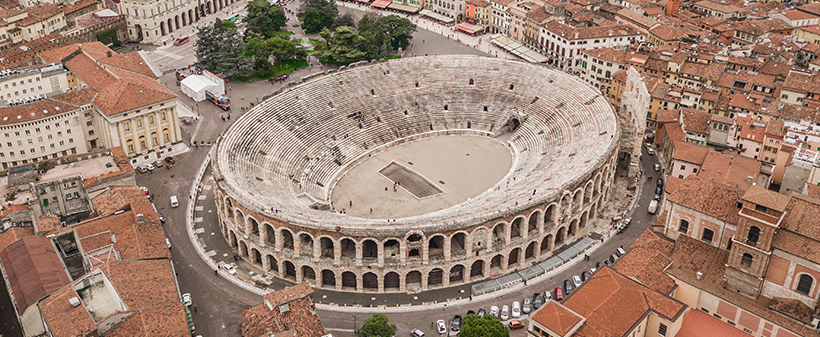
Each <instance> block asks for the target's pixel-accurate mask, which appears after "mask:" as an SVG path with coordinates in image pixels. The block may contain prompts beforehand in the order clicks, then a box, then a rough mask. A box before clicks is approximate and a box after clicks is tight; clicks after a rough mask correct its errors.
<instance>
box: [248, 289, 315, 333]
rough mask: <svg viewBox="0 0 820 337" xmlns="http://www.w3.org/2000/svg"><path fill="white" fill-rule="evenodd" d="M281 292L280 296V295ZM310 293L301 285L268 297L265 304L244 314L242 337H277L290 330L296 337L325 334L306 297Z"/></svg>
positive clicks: (309, 290) (310, 290)
mask: <svg viewBox="0 0 820 337" xmlns="http://www.w3.org/2000/svg"><path fill="white" fill-rule="evenodd" d="M290 288H295V289H290ZM279 292H281V294H277V293H279ZM311 292H313V290H312V289H310V286H308V285H307V283H302V284H298V285H295V286H291V287H287V288H284V289H282V290H277V291H274V292H273V293H268V294H266V295H265V296H264V298H265V302H264V303H262V304H259V305H256V306H253V307H251V308H250V309H248V310H245V311H242V336H268V335H271V334H276V335H278V333H280V332H288V331H295V332H296V333H297V334H296V335H297V336H321V335H324V334H325V328H324V327H323V326H322V322H321V321H320V320H319V316H317V315H316V311H315V308H314V305H313V301H312V300H311V299H310V296H307V294H310V293H311ZM296 294H299V295H298V296H297V295H296ZM303 294H304V295H303ZM270 301H273V302H270Z"/></svg>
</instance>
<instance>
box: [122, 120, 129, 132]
mask: <svg viewBox="0 0 820 337" xmlns="http://www.w3.org/2000/svg"><path fill="white" fill-rule="evenodd" d="M122 126H123V128H124V129H125V132H128V131H131V124H129V123H128V122H125V123H123V124H122Z"/></svg>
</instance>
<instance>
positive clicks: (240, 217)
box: [234, 209, 245, 231]
mask: <svg viewBox="0 0 820 337" xmlns="http://www.w3.org/2000/svg"><path fill="white" fill-rule="evenodd" d="M234 223H235V224H236V227H237V228H240V229H242V231H244V230H245V214H242V211H240V210H238V209H237V210H236V211H234Z"/></svg>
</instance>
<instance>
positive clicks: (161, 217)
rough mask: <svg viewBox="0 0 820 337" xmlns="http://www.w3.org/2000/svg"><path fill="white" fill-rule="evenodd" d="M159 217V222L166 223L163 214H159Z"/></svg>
mask: <svg viewBox="0 0 820 337" xmlns="http://www.w3.org/2000/svg"><path fill="white" fill-rule="evenodd" d="M157 215H159V222H162V223H165V216H164V215H162V213H158V214H157Z"/></svg>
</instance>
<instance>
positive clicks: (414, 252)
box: [407, 248, 421, 259]
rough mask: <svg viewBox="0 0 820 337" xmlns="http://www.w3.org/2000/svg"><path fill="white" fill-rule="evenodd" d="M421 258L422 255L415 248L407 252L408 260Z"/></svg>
mask: <svg viewBox="0 0 820 337" xmlns="http://www.w3.org/2000/svg"><path fill="white" fill-rule="evenodd" d="M420 257H421V253H420V251H419V250H418V249H416V248H413V249H411V250H408V251H407V258H408V259H413V258H415V259H418V258H420Z"/></svg>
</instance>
